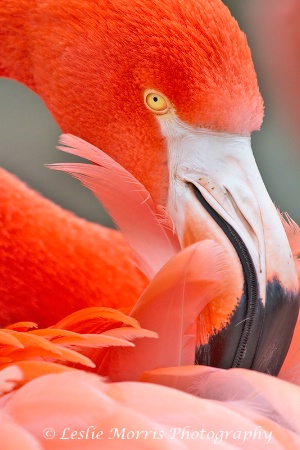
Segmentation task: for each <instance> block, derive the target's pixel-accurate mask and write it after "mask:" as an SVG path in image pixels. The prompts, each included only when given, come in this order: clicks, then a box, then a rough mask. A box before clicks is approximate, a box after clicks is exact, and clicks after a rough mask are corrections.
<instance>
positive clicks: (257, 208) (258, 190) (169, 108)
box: [30, 0, 299, 373]
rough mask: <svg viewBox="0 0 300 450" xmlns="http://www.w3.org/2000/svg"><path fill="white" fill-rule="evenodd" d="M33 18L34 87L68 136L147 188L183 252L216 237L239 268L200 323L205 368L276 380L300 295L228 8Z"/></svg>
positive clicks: (155, 8) (155, 4)
mask: <svg viewBox="0 0 300 450" xmlns="http://www.w3.org/2000/svg"><path fill="white" fill-rule="evenodd" d="M60 3H61V4H60ZM31 17H32V18H31V23H30V27H31V30H32V39H33V42H34V46H33V50H31V51H32V61H33V69H32V70H33V71H34V81H33V82H32V81H31V87H33V88H34V89H35V90H36V92H38V93H39V94H40V95H41V96H42V97H43V99H44V100H45V102H46V104H47V106H48V107H49V109H50V110H51V111H52V113H53V115H54V117H55V118H56V120H57V121H58V123H59V124H60V125H61V127H62V129H63V130H64V131H66V132H70V133H73V134H76V135H78V136H80V137H82V138H83V139H85V140H87V141H89V142H91V143H92V144H94V145H96V146H98V147H99V148H101V149H102V150H104V151H105V152H107V153H108V154H109V155H110V156H112V157H113V158H114V159H116V160H117V161H118V162H119V163H120V164H122V165H123V166H124V167H125V168H126V169H127V170H128V171H130V172H131V173H132V174H133V175H134V176H135V177H136V178H137V179H138V180H139V181H140V182H142V183H143V184H144V185H145V186H146V188H147V189H148V190H149V192H150V193H151V195H152V197H153V199H154V202H155V204H156V205H157V207H158V209H159V208H165V209H167V212H168V214H169V215H170V217H171V219H172V221H173V223H174V228H175V230H176V233H177V234H178V237H179V240H180V242H181V244H182V247H184V246H187V245H189V244H191V243H193V242H195V241H198V240H201V239H205V238H212V239H214V240H215V241H217V242H218V243H220V244H221V245H222V246H223V248H224V252H225V253H226V254H227V255H228V259H229V260H230V261H232V266H233V268H234V273H235V276H234V277H231V279H228V284H227V285H226V286H224V291H223V294H222V295H221V296H218V297H216V298H214V299H212V301H211V302H210V304H209V305H208V306H207V307H206V308H205V310H204V311H203V312H202V313H201V316H200V317H199V319H198V320H199V333H198V343H197V348H196V362H197V363H200V364H210V365H216V366H221V367H248V368H254V369H257V370H261V371H264V372H270V373H277V372H278V371H279V369H280V366H281V364H282V361H283V359H284V357H285V354H286V352H287V349H288V347H289V343H290V340H291V336H292V333H293V328H294V325H295V322H296V319H297V315H298V308H299V307H298V282H297V277H296V273H295V268H294V264H293V259H292V255H291V252H290V248H289V245H288V241H287V238H286V235H285V233H284V230H283V228H282V226H281V222H280V218H279V216H278V214H277V212H276V210H275V208H274V206H273V204H272V202H271V200H270V198H269V196H268V194H267V191H266V189H265V187H264V184H263V182H262V180H261V177H260V174H259V172H258V169H257V167H256V164H255V161H254V158H253V156H252V152H251V145H250V133H251V132H252V131H253V130H256V129H259V127H260V124H261V120H262V115H263V105H262V100H261V97H260V94H259V90H258V87H257V81H256V75H255V71H254V68H253V64H252V61H251V55H250V51H249V49H248V46H247V43H246V39H245V36H244V35H243V33H242V32H241V31H240V30H239V28H238V25H237V23H236V22H235V20H234V19H233V18H232V17H231V16H230V13H229V11H228V10H227V8H226V7H225V6H224V5H223V4H222V3H221V2H220V1H219V0H197V1H196V0H151V1H150V0H143V1H142V0H130V1H128V2H123V1H121V0H114V1H113V0H106V1H105V0H98V1H92V0H90V1H84V2H78V1H77V0H72V1H70V2H68V3H66V2H59V3H57V2H54V1H53V2H50V3H49V2H41V4H40V5H39V6H37V7H36V8H35V9H34V11H33V12H32V15H31ZM31 80H32V77H31ZM199 295H201V294H200V293H199Z"/></svg>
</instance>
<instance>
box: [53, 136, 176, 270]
mask: <svg viewBox="0 0 300 450" xmlns="http://www.w3.org/2000/svg"><path fill="white" fill-rule="evenodd" d="M60 143H61V144H63V146H60V147H58V148H59V149H60V150H62V151H64V152H67V153H72V154H74V155H77V156H80V157H82V158H85V159H88V160H90V161H91V162H93V163H95V164H96V165H91V164H79V163H73V164H53V165H51V166H48V167H50V168H51V169H55V170H61V171H63V172H68V173H70V174H71V175H72V176H73V177H75V178H77V179H79V180H80V181H81V183H82V184H83V185H84V186H86V187H88V188H89V189H91V191H92V192H93V193H94V194H95V196H96V197H97V198H98V199H99V200H100V202H101V203H102V204H103V205H104V207H105V208H106V209H107V211H108V212H109V214H110V215H111V217H112V219H113V220H114V222H115V223H116V225H117V226H118V228H119V229H120V230H121V232H122V233H123V235H124V237H125V239H126V240H127V242H128V244H129V245H130V247H131V248H132V250H133V251H134V253H135V255H136V258H137V260H138V262H139V264H140V267H141V269H142V270H143V272H144V273H145V274H146V275H147V276H148V278H149V279H151V278H153V276H154V275H155V274H156V273H157V272H158V271H159V269H160V268H161V267H162V266H163V265H164V264H165V263H166V262H167V261H168V260H169V259H170V258H171V257H172V256H173V255H174V254H175V253H176V252H177V251H178V250H179V243H178V240H177V237H176V235H174V233H173V231H172V227H171V226H170V224H168V223H169V222H170V220H169V219H168V218H167V217H166V216H164V217H163V216H161V214H156V210H155V206H154V203H153V201H152V199H151V197H150V194H149V192H148V191H147V190H146V189H145V187H144V186H143V185H142V184H141V183H140V182H139V181H138V180H137V179H136V178H134V177H133V176H132V175H131V174H130V173H129V172H128V171H127V170H125V169H124V168H123V167H122V166H121V165H120V164H118V163H117V162H116V161H114V160H113V159H112V158H110V157H109V156H108V155H107V154H105V153H104V152H102V151H101V150H99V149H98V148H96V147H94V146H93V145H91V144H88V143H87V142H85V141H84V140H82V139H79V138H77V137H75V136H72V135H69V134H65V135H62V136H61V138H60ZM99 250H100V249H99Z"/></svg>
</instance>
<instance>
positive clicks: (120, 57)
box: [0, 0, 300, 450]
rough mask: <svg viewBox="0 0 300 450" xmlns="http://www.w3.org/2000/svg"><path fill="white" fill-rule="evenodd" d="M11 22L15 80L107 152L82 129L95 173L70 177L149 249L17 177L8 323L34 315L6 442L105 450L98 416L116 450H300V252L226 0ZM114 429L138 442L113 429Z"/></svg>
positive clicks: (2, 389) (97, 7) (5, 419)
mask: <svg viewBox="0 0 300 450" xmlns="http://www.w3.org/2000/svg"><path fill="white" fill-rule="evenodd" d="M13 19H16V20H15V21H14V20H13ZM0 29H1V36H0V37H1V41H0V42H1V44H0V49H1V50H0V51H1V53H0V74H1V75H2V76H7V77H11V78H15V79H17V80H19V81H21V82H23V83H25V84H26V85H27V86H29V87H30V88H31V89H33V90H34V91H35V92H37V93H38V94H39V95H40V96H41V97H42V98H43V99H44V101H45V102H46V104H47V106H48V108H49V109H50V111H51V112H52V114H53V115H54V117H55V119H56V120H57V122H58V123H59V124H60V126H61V127H62V129H63V130H64V131H66V132H69V133H74V134H76V135H78V136H79V137H80V138H84V139H86V140H87V141H88V142H90V143H91V144H94V145H96V146H98V147H100V148H101V150H98V149H97V148H95V147H93V146H92V145H91V144H87V143H86V142H84V141H83V140H82V139H78V138H75V137H72V136H67V137H66V136H65V137H64V138H63V139H64V140H63V143H64V144H65V145H66V146H67V147H68V149H67V150H66V149H65V150H66V151H68V152H69V153H75V154H78V155H80V156H82V157H85V158H87V159H90V160H91V161H93V163H94V165H90V166H89V165H83V164H64V165H62V166H60V167H56V168H58V169H60V170H65V171H68V172H70V173H72V174H73V175H74V176H76V177H77V178H79V179H80V180H81V181H82V182H83V184H85V185H86V186H88V187H89V188H91V189H92V190H93V191H94V192H95V194H96V195H97V196H98V198H100V199H101V200H102V201H103V202H104V204H105V205H106V206H107V208H108V209H109V210H111V212H112V215H113V217H114V218H115V220H116V222H117V224H118V225H119V227H120V229H121V230H122V231H123V232H124V235H125V237H126V238H127V240H128V242H129V243H130V245H131V247H132V249H133V251H131V250H129V248H128V247H127V246H126V244H125V243H124V241H123V238H122V237H121V236H120V235H119V234H118V233H117V232H115V231H107V230H104V229H102V228H101V227H98V226H94V225H92V224H87V223H86V222H84V221H82V220H79V219H76V218H74V217H73V216H71V215H69V214H68V213H65V212H63V211H61V209H59V208H57V207H55V206H54V205H52V204H50V203H48V202H47V201H46V200H43V199H40V198H39V197H38V196H37V195H36V194H35V193H32V192H31V191H29V190H28V189H27V188H26V187H24V186H23V185H21V184H20V185H19V184H17V185H15V183H16V182H15V181H14V179H13V178H12V177H11V176H9V175H6V174H5V173H3V174H2V179H4V180H6V188H5V190H3V193H1V195H3V199H4V201H3V205H1V208H2V212H1V213H3V219H2V224H3V229H4V230H5V236H4V239H3V240H2V239H1V241H0V243H1V247H0V251H1V255H3V257H5V258H6V261H9V262H10V261H11V264H10V263H9V264H7V262H5V263H4V266H5V272H4V276H3V275H1V276H2V277H3V278H2V280H4V282H5V283H3V284H4V288H0V289H2V291H3V297H2V299H1V300H0V301H1V302H3V304H5V308H7V309H6V310H5V311H4V314H3V319H2V322H3V324H7V323H8V322H13V321H19V320H20V321H21V322H18V323H16V324H11V323H10V325H8V326H7V327H6V328H4V329H2V330H0V368H1V369H2V371H0V396H1V398H0V408H1V409H0V418H1V421H0V442H1V443H2V442H3V443H4V444H3V445H4V449H5V450H11V449H12V448H15V447H16V446H18V447H20V446H21V445H22V446H23V447H24V449H25V448H26V450H27V448H28V450H41V449H43V448H44V449H52V448H55V449H60V448H70V449H71V448H72V449H76V448H80V449H81V448H84V449H86V450H88V449H90V448H91V449H93V448H98V447H99V441H98V438H97V439H94V438H91V436H90V435H89V436H90V437H87V435H85V437H84V436H83V437H81V434H82V433H83V435H84V433H89V432H91V430H90V427H93V426H94V425H93V423H95V424H96V425H95V427H96V426H97V427H99V432H100V439H101V441H100V443H102V442H103V443H104V442H105V446H106V445H107V446H108V448H120V447H122V448H134V447H136V448H145V449H146V448H165V449H168V448H172V449H173V448H191V449H192V448H199V442H200V443H201V448H202V447H203V448H208V449H209V448H215V445H216V444H218V443H221V444H222V446H223V447H224V448H236V447H239V446H240V445H241V444H243V445H244V447H245V448H253V445H254V444H255V448H265V445H266V443H270V445H272V448H274V449H282V448H285V449H293V448H297V447H299V445H300V437H299V436H300V430H299V424H298V416H299V398H300V391H299V386H298V385H299V383H300V381H299V371H298V365H299V358H300V353H299V346H298V343H297V341H298V339H299V323H300V322H299V321H297V314H298V311H299V303H298V292H299V287H298V277H297V274H296V269H298V267H297V265H299V261H298V251H296V252H294V254H293V256H294V258H295V264H294V262H293V258H292V254H291V250H290V248H289V245H288V241H287V237H286V234H285V232H284V230H283V225H282V224H281V223H280V219H279V217H278V214H277V212H276V210H275V208H274V206H273V204H272V202H271V200H270V199H269V197H268V195H267V193H266V191H265V188H264V185H263V182H262V180H261V178H260V175H259V172H258V170H257V167H256V165H255V161H254V160H253V157H252V154H251V147H250V139H249V134H250V133H251V132H252V131H253V130H256V129H258V128H259V127H260V124H261V120H262V115H263V106H262V100H261V97H260V94H259V90H258V87H257V81H256V75H255V71H254V68H253V64H252V61H251V55H250V51H249V49H248V46H247V43H246V38H245V36H244V34H243V33H242V32H241V31H240V30H239V28H238V25H237V23H236V22H235V20H234V19H233V18H232V17H231V16H230V14H229V12H228V10H227V8H225V7H224V5H223V4H222V3H221V2H220V1H218V0H199V1H193V0H189V1H183V0H169V1H167V0H160V1H158V0H154V1H151V2H150V1H149V0H130V1H128V2H124V1H122V0H116V1H112V0H98V1H96V0H89V1H87V0H86V1H84V2H78V1H77V0H71V1H68V2H66V1H54V0H53V1H50V2H48V1H41V2H39V3H38V4H37V3H36V2H31V1H30V0H28V1H26V2H25V1H19V2H17V1H14V0H9V1H8V2H7V3H6V5H2V6H0ZM149 91H150V92H151V93H152V94H151V95H152V97H153V99H154V100H153V101H154V107H153V108H152V107H151V105H149V103H148V102H147V93H148V92H149ZM158 100H161V101H162V104H163V105H166V106H165V109H164V110H163V111H158V110H157V109H156V108H155V102H156V101H158ZM103 152H105V153H107V155H110V157H112V158H113V159H111V158H110V157H109V156H107V155H106V154H105V153H103ZM210 164H211V165H210ZM230 169H233V173H232V176H231V172H230ZM13 196H14V197H13ZM12 200H13V201H12ZM126 207H128V209H126ZM126 211H129V213H128V214H126ZM203 218H206V219H207V221H203ZM199 224H200V225H199ZM284 227H285V228H286V230H287V234H288V237H289V240H290V242H292V243H295V242H296V245H297V246H298V242H299V229H298V228H297V227H296V226H295V225H293V224H291V223H290V224H285V225H284ZM274 236H275V237H276V239H278V244H279V245H278V246H275V245H274V244H273V238H274ZM208 238H209V239H210V240H207V239H208ZM198 241H200V242H198ZM213 241H215V242H213ZM98 246H99V248H98ZM151 247H153V248H151ZM277 247H278V248H277ZM297 248H298V247H297ZM16 255H18V256H19V259H18V258H17V257H16ZM114 262H117V265H116V266H113V263H114ZM23 266H26V267H25V270H23ZM295 266H296V269H295ZM142 271H144V273H145V274H146V276H144V275H143V274H142ZM101 272H104V273H105V276H104V277H102V276H101ZM103 278H104V281H103ZM0 280H1V278H0ZM13 280H15V281H16V283H15V286H13V283H12V282H13ZM228 287H229V289H227V288H228ZM141 293H142V295H141V296H140V297H139V294H141ZM13 295H14V296H15V297H17V298H14V297H13ZM138 297H139V299H138ZM8 299H10V300H12V302H13V306H12V307H11V306H10V305H8ZM37 304H38V306H37ZM7 305H8V306H7ZM95 305H97V306H95ZM104 306H106V307H108V308H105V307H104ZM112 307H114V308H118V310H117V309H116V310H113V309H110V308H112ZM82 308H84V309H82ZM268 308H269V309H268ZM120 310H123V311H125V312H126V314H124V313H122V312H121V311H120ZM6 311H7V312H6ZM237 312H238V314H236V313H237ZM69 313H72V314H71V315H68V314H69ZM127 314H128V315H127ZM66 315H67V317H64V316H66ZM210 316H214V317H210ZM272 319H274V320H272ZM25 320H27V321H29V320H30V322H24V321H25ZM205 321H206V323H205ZM33 322H38V327H37V326H36V325H35V323H33ZM43 327H46V328H43ZM47 327H48V328H47ZM294 327H295V333H294V336H293V329H294ZM278 330H279V332H280V333H278ZM224 336H225V337H224ZM291 340H292V343H291V347H290V350H289V352H288V348H289V345H290V341H291ZM131 341H134V344H133V343H132V342H131ZM211 342H212V343H211ZM107 347H109V348H107ZM123 347H124V348H123ZM125 347H127V348H125ZM201 352H202V353H201ZM203 354H204V356H203ZM286 354H287V356H286ZM249 355H250V356H249ZM284 359H285V362H284V365H283V368H282V369H281V365H282V362H283V360H284ZM211 360H212V364H214V365H216V366H217V367H225V368H227V367H233V368H232V369H230V370H226V371H225V370H223V369H220V368H213V367H204V366H202V365H201V364H202V363H203V364H206V365H211ZM195 361H196V363H197V364H199V365H198V366H195V365H194V363H195ZM71 366H72V367H71ZM74 366H76V368H75V367H74ZM84 366H85V367H86V369H87V370H94V371H95V372H96V373H97V374H98V375H95V374H87V373H85V372H84V369H83V367H84ZM241 367H245V368H247V369H255V370H260V371H262V372H265V373H272V374H274V375H277V373H278V372H280V373H279V378H276V377H270V376H269V375H266V374H265V373H264V374H261V373H258V372H255V371H250V370H245V369H241ZM280 369H281V371H280ZM99 375H100V376H101V375H102V376H103V375H104V376H106V377H107V378H106V380H105V381H104V380H103V379H101V378H100V377H99ZM280 378H283V380H284V381H283V380H280ZM124 380H133V381H131V382H128V383H124V382H122V381H124ZM137 380H140V381H142V382H139V381H137ZM110 381H121V382H120V383H119V382H117V383H110ZM149 382H150V383H151V384H148V383H149ZM155 383H157V384H161V385H166V387H165V386H154V384H155ZM169 386H172V387H173V388H175V389H170V387H169ZM180 390H182V391H187V393H185V392H184V393H182V392H180ZM274 392H275V393H274ZM191 394H193V395H191ZM158 399H159V403H158ZM283 403H284V405H283ZM282 408H283V409H282ZM216 417H218V418H219V421H218V422H217V421H216V420H215V419H216ZM64 421H65V422H64ZM187 422H188V423H187ZM199 423H200V426H199ZM114 427H117V428H118V429H119V428H120V429H121V430H122V429H123V428H124V427H125V431H124V433H125V435H126V437H125V438H124V439H123V438H121V440H113V439H112V440H110V439H109V437H108V436H109V433H111V432H112V431H111V430H112V429H113V428H114ZM174 427H176V430H178V429H179V430H181V431H179V432H178V433H177V431H176V433H175V431H172V429H174ZM201 427H204V428H207V429H208V430H210V432H211V433H213V438H209V436H208V434H207V435H206V437H205V439H204V440H203V439H201V441H200V440H199V439H200V438H199V433H200V430H201ZM185 428H188V429H189V430H188V432H189V431H191V432H195V433H196V434H195V436H196V435H197V439H194V438H191V439H189V438H186V437H185V438H183V437H181V434H180V433H181V432H182V430H184V429H185ZM221 428H222V429H224V430H229V431H230V430H231V434H229V435H228V436H227V437H224V435H222V437H220V434H217V433H218V432H220V429H221ZM199 429H200V430H199ZM43 430H44V435H43V434H42V433H43ZM49 430H50V434H49ZM84 430H85V431H84ZM87 430H89V431H87ZM127 430H128V432H129V433H130V434H127ZM254 430H256V431H254ZM53 431H54V433H57V434H56V437H55V436H54V435H53V433H52V432H53ZM70 431H71V432H73V431H74V434H73V437H72V438H70ZM101 432H102V434H103V433H104V435H105V436H104V438H103V441H102V438H101V436H102V435H101ZM249 432H251V433H252V434H251V436H252V437H251V439H252V440H250V438H249V439H248V440H247V442H246V437H245V436H246V434H245V433H249ZM254 432H257V433H258V432H261V436H263V437H262V439H260V440H258V441H255V438H254V437H253V436H254V435H253V433H254ZM51 433H52V434H51ZM66 436H67V438H66ZM145 436H147V437H145ZM148 436H150V440H148ZM217 436H219V437H217ZM235 436H237V437H235ZM100 439H99V440H100ZM218 439H219V442H217V441H218ZM253 443H254V444H253ZM223 444H224V445H223ZM23 447H22V448H23Z"/></svg>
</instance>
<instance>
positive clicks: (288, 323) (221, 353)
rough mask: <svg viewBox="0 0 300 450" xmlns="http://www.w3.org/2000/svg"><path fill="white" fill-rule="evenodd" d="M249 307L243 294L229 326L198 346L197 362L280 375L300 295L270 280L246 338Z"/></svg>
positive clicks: (258, 303)
mask: <svg viewBox="0 0 300 450" xmlns="http://www.w3.org/2000/svg"><path fill="white" fill-rule="evenodd" d="M247 310H248V308H247V298H246V295H243V297H242V298H241V300H240V301H239V303H238V305H237V307H236V309H235V311H234V312H233V314H232V316H231V317H230V320H229V322H228V323H227V324H226V326H225V327H224V328H222V329H221V330H220V331H218V332H217V333H216V334H214V335H212V336H211V337H210V338H209V341H208V343H207V344H205V345H201V346H199V347H197V348H196V354H195V364H202V365H207V366H213V367H220V368H224V369H229V368H231V367H241V368H247V369H252V370H257V371H259V372H263V373H268V374H270V375H275V376H276V375H278V373H279V371H280V369H281V366H282V364H283V362H284V359H285V357H286V354H287V352H288V349H289V346H290V343H291V340H292V337H293V333H294V328H295V325H296V322H297V318H298V312H299V296H298V295H296V294H295V293H292V292H289V291H288V290H285V289H284V288H283V287H282V285H281V284H280V282H279V281H278V280H277V279H276V278H275V279H273V280H272V281H270V282H269V283H268V285H267V295H266V304H265V305H263V303H262V301H261V300H259V301H258V302H256V307H255V314H254V315H253V317H252V318H251V321H252V322H251V327H250V328H249V329H250V332H249V333H248V334H247V339H243V338H242V336H243V335H244V336H245V332H244V327H245V324H247V321H248V318H249V317H248V313H247ZM248 325H249V322H248Z"/></svg>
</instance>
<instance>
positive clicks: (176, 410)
mask: <svg viewBox="0 0 300 450" xmlns="http://www.w3.org/2000/svg"><path fill="white" fill-rule="evenodd" d="M207 370H208V371H209V369H207ZM245 372H246V371H245ZM208 376H209V374H208ZM264 377H266V376H264V375H262V374H257V383H256V384H258V382H259V380H260V379H263V378H264ZM274 380H275V379H274ZM217 381H221V378H220V377H219V380H217ZM242 381H243V380H242ZM246 381H247V380H246ZM250 382H251V380H250ZM279 383H283V382H282V381H281V382H279ZM271 384H272V383H271ZM214 386H215V387H216V386H217V385H216V384H215V383H214ZM263 389H266V383H264V384H263V388H262V390H263ZM270 389H271V387H270ZM270 389H269V391H270ZM209 392H210V391H209V390H208V393H209ZM218 392H221V389H219V390H218ZM204 394H205V393H204ZM285 394H286V395H287V396H288V397H287V401H289V400H290V399H291V398H290V396H289V395H288V393H287V392H285ZM217 395H218V394H217ZM217 395H215V396H217ZM1 415H2V420H4V421H5V422H4V423H8V421H9V420H10V421H13V423H15V424H16V426H18V427H20V430H21V431H22V432H23V433H24V435H25V434H26V436H28V434H29V436H30V437H31V438H32V441H33V442H35V441H37V442H38V443H39V444H40V446H41V447H40V448H42V449H44V450H54V449H55V450H62V449H63V450H68V449H70V450H94V449H95V450H96V449H97V450H99V448H105V449H108V450H109V449H112V450H116V449H117V450H119V449H122V450H132V449H133V450H134V449H136V450H146V449H148V450H149V449H154V448H155V449H157V450H198V449H199V448H201V449H204V450H206V449H208V450H211V449H215V448H222V449H224V450H226V449H237V448H243V449H246V450H250V449H251V450H253V449H254V448H255V449H256V450H262V449H266V448H270V449H272V450H282V449H285V450H296V449H297V448H299V445H300V440H299V437H298V436H297V435H295V433H294V432H293V431H291V430H290V429H288V428H285V427H283V426H282V425H280V424H279V423H278V422H276V421H274V420H273V419H272V418H268V417H265V416H263V415H261V414H260V413H259V412H257V413H256V412H255V413H254V414H252V413H251V411H250V412H249V410H248V409H247V406H246V407H245V411H243V409H242V408H240V409H239V408H238V407H237V406H236V405H234V404H233V402H231V401H227V400H221V401H218V400H211V399H202V398H199V397H196V396H193V395H190V394H187V393H184V392H181V391H179V390H175V389H171V388H168V387H164V386H158V385H154V384H148V383H136V382H121V383H113V384H106V383H104V382H103V381H102V380H101V379H100V378H99V377H97V376H95V375H91V374H90V375H89V374H86V373H83V372H72V373H62V374H57V375H53V374H51V375H46V376H43V377H40V378H38V379H36V380H33V381H31V382H30V383H28V384H27V385H25V386H23V387H22V388H20V389H19V390H18V391H17V392H16V393H15V394H14V395H12V396H7V399H6V400H5V402H4V404H3V406H2V411H1ZM89 427H90V431H89V433H90V434H89V436H90V438H89V439H78V437H79V432H80V431H82V432H83V435H85V433H87V430H88V428H89ZM50 428H51V429H53V431H54V432H55V437H53V439H45V438H44V437H43V432H44V430H46V433H48V436H49V435H51V431H50V432H49V429H50ZM202 429H203V430H204V433H203V434H202V436H204V437H203V439H200V437H199V436H200V435H201V434H200V433H201V430H202ZM47 430H48V431H47ZM116 430H117V432H116ZM255 430H256V432H259V431H260V432H261V433H268V435H269V436H270V440H269V442H268V441H267V439H266V437H264V435H263V438H261V439H258V438H257V437H256V439H254V438H253V434H254V432H255ZM2 431H3V427H2ZM93 431H94V435H95V434H96V433H100V435H99V437H100V439H92V438H91V435H92V432H93ZM225 431H228V435H227V437H226V435H225ZM72 432H74V434H73V439H71V433H72ZM76 432H77V434H76ZM101 432H102V433H103V434H101ZM146 432H148V437H147V438H145V436H146ZM193 432H194V435H193V436H198V438H195V437H194V438H191V435H192V433H193ZM117 433H118V434H119V437H116V436H117ZM138 433H140V434H139V435H138ZM208 433H210V434H208ZM250 433H252V438H250V436H249V434H250ZM122 436H123V438H122ZM136 436H138V437H136ZM245 436H247V437H248V438H247V439H245ZM62 437H64V438H65V439H61V438H62ZM109 437H110V438H112V439H109ZM155 437H156V439H155ZM9 438H11V436H9ZM76 438H77V439H76ZM0 439H1V426H0ZM2 442H3V440H1V443H2ZM266 444H269V445H266ZM6 448H8V449H9V450H12V449H13V448H22V450H23V449H24V448H26V450H27V448H28V449H30V450H36V448H39V447H34V446H32V447H25V446H22V445H19V446H15V447H11V446H10V447H6ZM1 449H2V447H1Z"/></svg>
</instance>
